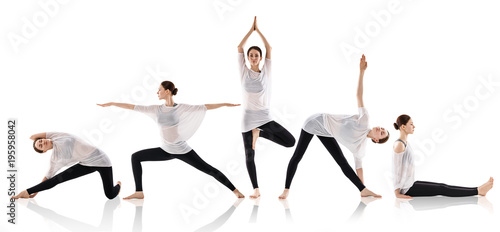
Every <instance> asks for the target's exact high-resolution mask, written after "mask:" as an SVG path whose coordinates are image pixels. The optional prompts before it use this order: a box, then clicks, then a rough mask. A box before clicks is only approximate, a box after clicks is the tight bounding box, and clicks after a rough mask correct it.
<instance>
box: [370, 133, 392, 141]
mask: <svg viewBox="0 0 500 232" xmlns="http://www.w3.org/2000/svg"><path fill="white" fill-rule="evenodd" d="M385 131H386V132H387V136H385V138H383V139H380V140H379V141H378V143H379V144H382V143H385V142H387V140H389V136H390V134H389V131H387V130H385ZM372 142H373V143H377V142H375V140H373V139H372Z"/></svg>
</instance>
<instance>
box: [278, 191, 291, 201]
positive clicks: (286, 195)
mask: <svg viewBox="0 0 500 232" xmlns="http://www.w3.org/2000/svg"><path fill="white" fill-rule="evenodd" d="M289 191H290V189H285V190H283V193H282V194H281V195H280V196H279V199H286V198H287V197H288V192H289Z"/></svg>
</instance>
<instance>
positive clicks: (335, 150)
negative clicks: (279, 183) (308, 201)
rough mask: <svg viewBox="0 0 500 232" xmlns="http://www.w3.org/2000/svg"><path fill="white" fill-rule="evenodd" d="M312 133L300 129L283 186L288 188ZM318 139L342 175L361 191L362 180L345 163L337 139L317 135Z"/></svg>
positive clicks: (363, 186)
mask: <svg viewBox="0 0 500 232" xmlns="http://www.w3.org/2000/svg"><path fill="white" fill-rule="evenodd" d="M312 137H313V135H312V134H309V133H307V132H305V131H304V130H302V131H301V132H300V138H299V142H298V143H297V147H296V148H295V152H294V153H293V156H292V158H291V159H290V163H289V164H288V170H287V172H286V183H285V188H286V189H289V188H290V185H291V184H292V179H293V176H294V175H295V172H296V171H297V166H298V165H299V162H300V160H301V159H302V157H303V156H304V153H305V152H306V149H307V146H309V142H311V139H312ZM318 138H319V140H320V141H321V143H323V145H324V146H325V147H326V150H328V152H330V155H332V157H333V159H335V161H336V162H337V164H338V165H339V166H340V168H341V169H342V172H344V175H345V176H346V177H347V178H349V180H351V182H352V183H353V184H354V185H356V187H358V189H359V191H360V192H361V191H362V190H363V189H364V188H365V185H363V182H361V180H360V179H359V177H358V175H356V173H355V172H354V170H352V168H351V166H350V165H349V163H347V160H346V159H345V157H344V154H343V153H342V150H341V149H340V147H339V144H338V143H337V140H335V138H332V137H323V136H318Z"/></svg>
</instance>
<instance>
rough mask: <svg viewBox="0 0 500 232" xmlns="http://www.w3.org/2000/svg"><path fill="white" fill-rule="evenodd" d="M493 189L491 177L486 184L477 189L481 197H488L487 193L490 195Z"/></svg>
mask: <svg viewBox="0 0 500 232" xmlns="http://www.w3.org/2000/svg"><path fill="white" fill-rule="evenodd" d="M491 188H493V177H490V179H489V180H488V181H487V182H486V183H484V184H483V185H481V186H479V187H477V193H478V194H479V195H481V196H486V193H488V191H490V189H491Z"/></svg>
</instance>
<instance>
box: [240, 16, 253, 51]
mask: <svg viewBox="0 0 500 232" xmlns="http://www.w3.org/2000/svg"><path fill="white" fill-rule="evenodd" d="M256 20H257V16H256V17H255V18H254V20H253V24H252V28H250V31H249V32H248V33H247V34H246V35H245V37H244V38H243V40H241V42H240V44H239V45H238V53H245V51H244V50H243V48H244V47H245V44H246V43H247V40H248V37H250V35H251V34H252V32H253V31H254V30H255V23H256Z"/></svg>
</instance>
